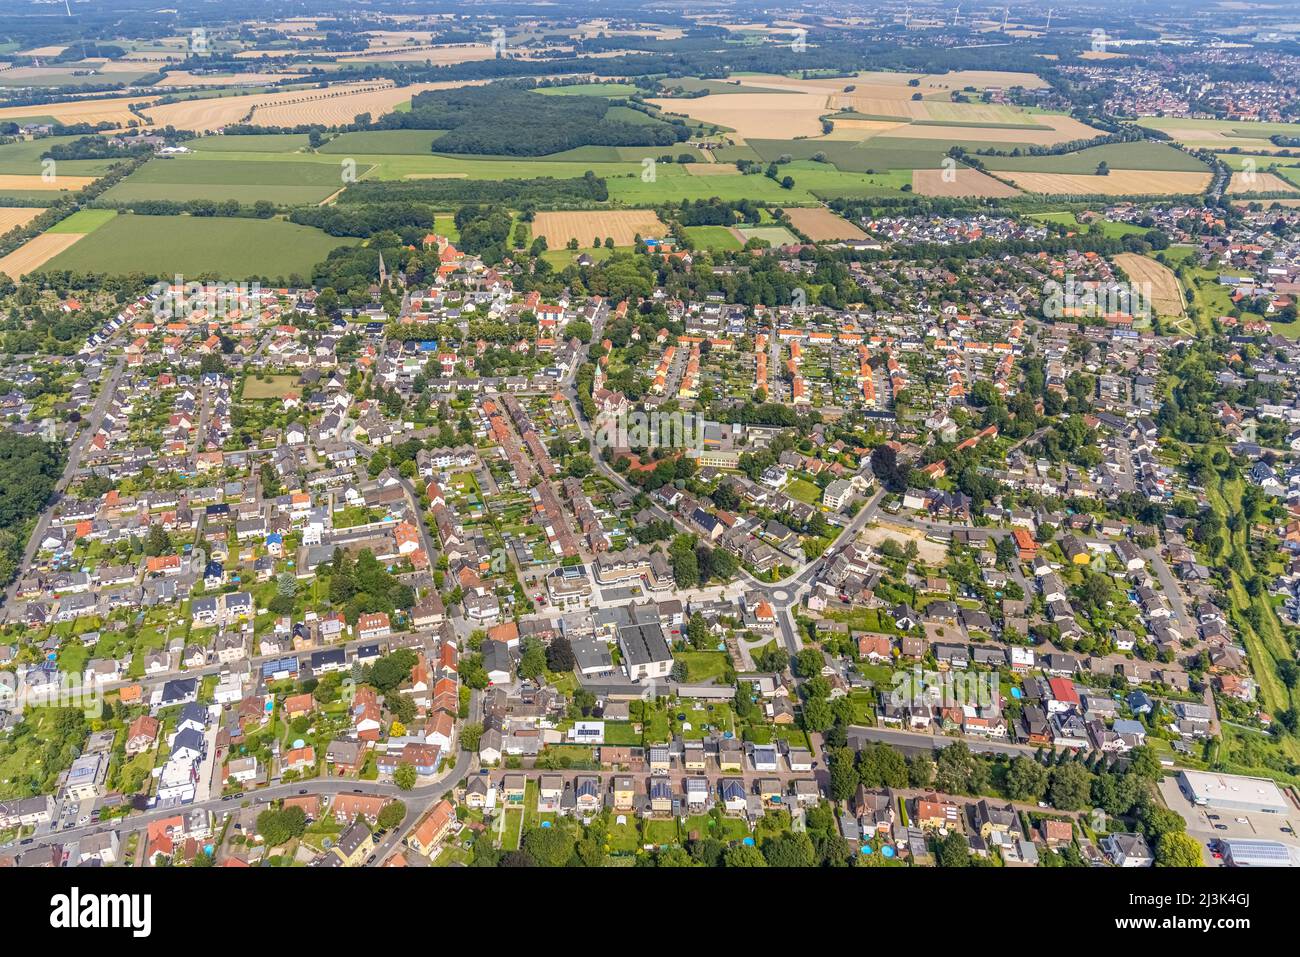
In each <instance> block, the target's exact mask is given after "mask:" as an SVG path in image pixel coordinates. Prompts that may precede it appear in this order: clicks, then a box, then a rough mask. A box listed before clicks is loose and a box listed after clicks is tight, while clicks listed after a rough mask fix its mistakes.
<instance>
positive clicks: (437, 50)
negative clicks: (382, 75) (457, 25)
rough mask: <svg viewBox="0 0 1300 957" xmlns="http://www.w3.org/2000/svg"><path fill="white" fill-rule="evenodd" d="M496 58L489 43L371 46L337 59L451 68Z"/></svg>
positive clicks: (341, 55)
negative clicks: (427, 63) (425, 64)
mask: <svg viewBox="0 0 1300 957" xmlns="http://www.w3.org/2000/svg"><path fill="white" fill-rule="evenodd" d="M495 57H496V51H494V50H493V49H492V47H491V45H489V44H487V43H466V44H463V45H461V46H435V45H431V44H426V45H423V46H410V45H407V46H387V47H385V46H371V47H370V48H369V49H366V50H361V51H358V52H356V53H342V54H339V56H338V57H337V59H338V60H339V61H340V62H343V61H347V62H351V63H357V62H366V61H369V60H373V61H376V62H378V61H386V62H399V61H400V62H414V63H424V62H425V61H428V62H429V63H432V64H433V65H434V66H450V65H452V64H454V63H472V62H474V61H477V60H491V59H494V58H495Z"/></svg>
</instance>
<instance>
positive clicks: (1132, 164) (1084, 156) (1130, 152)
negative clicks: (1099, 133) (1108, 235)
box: [978, 140, 1206, 174]
mask: <svg viewBox="0 0 1300 957" xmlns="http://www.w3.org/2000/svg"><path fill="white" fill-rule="evenodd" d="M978 159H979V161H980V162H981V163H983V164H984V165H985V166H986V167H988V168H989V169H991V170H1020V171H1032V172H1035V173H1080V174H1088V173H1094V172H1096V170H1097V165H1098V164H1099V163H1106V164H1107V165H1108V166H1109V167H1110V168H1111V169H1146V170H1173V171H1186V172H1192V173H1200V172H1204V171H1205V168H1206V167H1205V164H1204V163H1202V162H1201V161H1200V160H1198V159H1197V158H1196V157H1195V156H1190V155H1188V154H1187V153H1184V152H1183V151H1182V150H1179V149H1175V148H1174V147H1172V146H1166V145H1165V144H1164V143H1151V142H1148V141H1145V140H1144V141H1141V142H1138V143H1111V144H1108V145H1106V146H1094V147H1092V148H1091V149H1086V150H1079V151H1078V152H1076V153H1061V154H1059V155H1054V156H981V157H978Z"/></svg>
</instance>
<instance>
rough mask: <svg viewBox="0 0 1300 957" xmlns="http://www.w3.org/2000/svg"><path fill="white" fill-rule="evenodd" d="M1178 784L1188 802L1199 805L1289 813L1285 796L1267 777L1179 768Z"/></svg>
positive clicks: (1262, 812)
mask: <svg viewBox="0 0 1300 957" xmlns="http://www.w3.org/2000/svg"><path fill="white" fill-rule="evenodd" d="M1178 786H1179V787H1180V788H1182V791H1183V794H1185V795H1187V799H1188V800H1189V801H1191V802H1192V803H1193V804H1196V805H1199V806H1201V807H1212V808H1220V809H1222V810H1225V811H1249V812H1255V813H1258V814H1289V813H1290V812H1291V810H1292V808H1291V804H1290V802H1289V801H1287V799H1286V796H1285V795H1283V794H1282V792H1281V790H1280V789H1279V788H1278V786H1277V785H1276V784H1274V783H1273V782H1272V781H1270V780H1268V779H1267V778H1250V777H1246V776H1245V775H1241V774H1215V773H1212V772H1207V771H1183V772H1181V773H1180V774H1179V776H1178Z"/></svg>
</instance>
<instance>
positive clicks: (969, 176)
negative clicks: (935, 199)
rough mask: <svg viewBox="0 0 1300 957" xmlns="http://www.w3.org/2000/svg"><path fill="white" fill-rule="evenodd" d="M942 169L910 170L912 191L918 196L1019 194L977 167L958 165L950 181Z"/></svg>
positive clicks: (996, 195)
mask: <svg viewBox="0 0 1300 957" xmlns="http://www.w3.org/2000/svg"><path fill="white" fill-rule="evenodd" d="M947 172H948V171H947V170H942V169H914V170H912V192H914V193H916V194H918V195H920V196H992V197H1004V196H1019V195H1020V191H1019V190H1018V189H1016V188H1015V187H1014V186H1008V185H1007V184H1006V183H1003V182H1002V181H1000V180H996V179H994V178H993V177H992V176H989V175H987V174H986V173H981V172H980V171H979V170H977V169H969V168H967V167H959V168H958V169H955V170H953V171H952V182H947V181H945V180H944V178H943V177H944V173H947Z"/></svg>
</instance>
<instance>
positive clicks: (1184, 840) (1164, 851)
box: [1155, 831, 1205, 867]
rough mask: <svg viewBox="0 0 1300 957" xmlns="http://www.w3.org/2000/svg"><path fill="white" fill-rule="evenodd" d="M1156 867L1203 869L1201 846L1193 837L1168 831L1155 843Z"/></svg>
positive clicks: (1203, 861)
mask: <svg viewBox="0 0 1300 957" xmlns="http://www.w3.org/2000/svg"><path fill="white" fill-rule="evenodd" d="M1155 854H1156V867H1204V866H1205V859H1204V858H1203V857H1202V856H1201V845H1200V843H1199V842H1197V840H1196V839H1195V838H1193V837H1190V836H1188V835H1186V834H1180V833H1178V832H1176V831H1170V832H1169V833H1167V834H1165V835H1164V836H1162V837H1161V838H1160V840H1159V841H1157V842H1156V850H1155Z"/></svg>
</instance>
